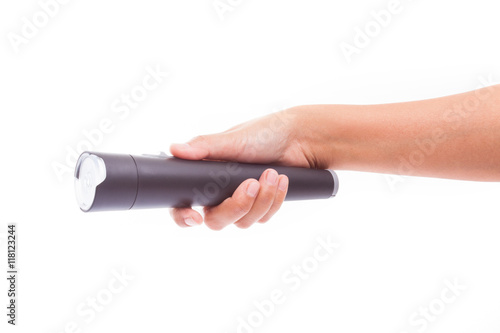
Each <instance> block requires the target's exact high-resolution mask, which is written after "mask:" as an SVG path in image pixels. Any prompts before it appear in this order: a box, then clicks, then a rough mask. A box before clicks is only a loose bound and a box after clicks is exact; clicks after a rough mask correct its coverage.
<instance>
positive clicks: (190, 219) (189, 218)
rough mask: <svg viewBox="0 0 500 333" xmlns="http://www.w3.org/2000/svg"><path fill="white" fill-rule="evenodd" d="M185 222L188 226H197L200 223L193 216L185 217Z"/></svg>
mask: <svg viewBox="0 0 500 333" xmlns="http://www.w3.org/2000/svg"><path fill="white" fill-rule="evenodd" d="M184 223H186V224H187V225H188V226H190V227H195V226H197V225H198V223H196V222H195V221H194V220H193V218H192V217H186V218H185V219H184Z"/></svg>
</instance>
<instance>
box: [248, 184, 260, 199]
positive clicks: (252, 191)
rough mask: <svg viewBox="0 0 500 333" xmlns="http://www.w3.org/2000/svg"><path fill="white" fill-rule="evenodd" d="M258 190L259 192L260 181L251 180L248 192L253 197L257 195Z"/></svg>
mask: <svg viewBox="0 0 500 333" xmlns="http://www.w3.org/2000/svg"><path fill="white" fill-rule="evenodd" d="M257 192H259V183H258V182H251V183H250V185H248V187H247V194H248V195H249V196H251V197H255V196H256V195H257Z"/></svg>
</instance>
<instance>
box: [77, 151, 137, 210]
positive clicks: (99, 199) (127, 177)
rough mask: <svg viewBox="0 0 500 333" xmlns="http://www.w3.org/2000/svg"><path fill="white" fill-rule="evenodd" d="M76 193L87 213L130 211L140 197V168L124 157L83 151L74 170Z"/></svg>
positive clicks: (126, 156) (80, 204) (79, 202)
mask: <svg viewBox="0 0 500 333" xmlns="http://www.w3.org/2000/svg"><path fill="white" fill-rule="evenodd" d="M75 194H76V200H77V202H78V205H79V206H80V209H81V210H83V211H84V212H88V211H98V210H123V209H130V208H131V207H132V206H133V204H134V202H135V198H136V196H137V167H136V165H135V162H134V160H133V158H132V157H131V156H130V155H125V154H123V155H122V154H106V153H94V152H84V153H82V154H81V155H80V157H79V158H78V161H77V163H76V168H75Z"/></svg>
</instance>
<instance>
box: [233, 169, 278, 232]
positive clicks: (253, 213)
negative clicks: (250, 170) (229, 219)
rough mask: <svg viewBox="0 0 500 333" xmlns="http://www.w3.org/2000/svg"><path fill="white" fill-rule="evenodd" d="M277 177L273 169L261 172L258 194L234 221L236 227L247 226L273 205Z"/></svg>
mask: <svg viewBox="0 0 500 333" xmlns="http://www.w3.org/2000/svg"><path fill="white" fill-rule="evenodd" d="M278 178H279V175H278V173H277V172H276V170H273V169H267V170H266V171H264V172H263V173H262V175H261V176H260V179H259V183H260V191H259V194H258V196H257V198H256V199H255V203H254V204H253V206H252V209H250V211H249V212H248V213H247V214H246V215H245V216H243V217H242V218H240V219H239V220H238V221H237V222H236V223H235V225H236V226H237V227H238V228H248V227H250V226H251V225H252V224H254V223H255V222H257V221H258V220H260V219H261V218H262V217H263V216H264V215H266V213H267V212H268V211H269V209H270V208H271V206H272V205H273V201H274V197H275V196H276V191H277V188H278Z"/></svg>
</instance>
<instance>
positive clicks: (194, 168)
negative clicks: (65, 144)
mask: <svg viewBox="0 0 500 333" xmlns="http://www.w3.org/2000/svg"><path fill="white" fill-rule="evenodd" d="M268 168H273V169H275V170H276V171H277V172H278V173H279V174H285V175H287V176H288V179H289V185H288V193H287V195H286V198H285V200H307V199H326V198H330V197H333V196H335V195H336V194H337V191H338V188H339V181H338V177H337V175H336V174H335V172H333V171H332V170H318V169H308V168H297V167H287V166H277V165H263V164H248V163H236V162H219V161H205V160H202V161H192V160H184V159H179V158H176V157H172V156H168V155H166V154H164V153H162V154H160V155H129V154H110V153H99V152H84V153H82V154H81V155H80V157H79V158H78V161H77V163H76V169H75V191H76V198H77V201H78V205H79V206H80V208H81V210H83V211H84V212H94V211H108V210H128V209H140V208H166V207H190V206H215V205H218V204H220V203H221V202H222V201H224V199H226V198H228V197H230V196H231V195H232V194H233V192H234V191H235V190H236V188H237V187H238V186H239V185H240V184H241V182H243V181H244V180H246V179H248V178H256V179H258V178H259V177H260V175H261V174H262V172H264V171H265V170H266V169H268Z"/></svg>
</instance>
